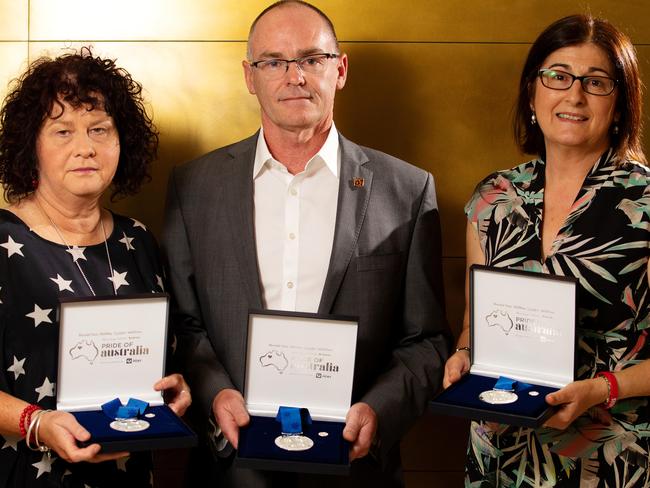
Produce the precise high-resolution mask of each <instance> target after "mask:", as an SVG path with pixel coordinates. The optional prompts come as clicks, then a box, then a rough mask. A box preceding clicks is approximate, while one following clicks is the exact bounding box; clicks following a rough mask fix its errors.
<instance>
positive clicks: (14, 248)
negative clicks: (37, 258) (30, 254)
mask: <svg viewBox="0 0 650 488" xmlns="http://www.w3.org/2000/svg"><path fill="white" fill-rule="evenodd" d="M8 237H9V239H8V240H7V242H5V243H4V244H0V247H4V248H5V249H6V250H7V253H8V256H7V257H8V258H10V257H11V256H13V255H14V254H18V255H19V256H22V257H25V255H24V254H23V252H22V251H21V250H20V248H21V247H23V244H19V243H17V242H16V241H14V240H13V239H12V238H11V236H8Z"/></svg>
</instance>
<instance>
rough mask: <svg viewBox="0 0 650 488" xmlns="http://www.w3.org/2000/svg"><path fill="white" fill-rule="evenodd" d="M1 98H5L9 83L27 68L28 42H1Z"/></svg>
mask: <svg viewBox="0 0 650 488" xmlns="http://www.w3.org/2000/svg"><path fill="white" fill-rule="evenodd" d="M0 60H2V61H1V62H0V100H4V98H5V95H6V94H7V90H8V89H9V83H10V82H11V81H12V80H13V79H15V78H17V77H18V76H20V75H21V74H22V72H23V71H24V70H25V69H26V68H27V43H26V42H0Z"/></svg>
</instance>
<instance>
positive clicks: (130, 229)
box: [113, 213, 158, 253]
mask: <svg viewBox="0 0 650 488" xmlns="http://www.w3.org/2000/svg"><path fill="white" fill-rule="evenodd" d="M113 222H114V225H115V229H114V231H113V232H114V234H115V236H116V238H117V240H118V241H119V242H121V243H122V244H123V245H125V246H127V249H128V248H129V247H131V246H132V247H133V248H134V249H137V246H136V245H135V243H137V242H144V243H145V248H146V250H151V249H152V248H153V249H155V252H156V253H157V252H158V243H157V241H156V238H155V237H154V235H153V233H152V232H151V231H150V230H149V228H148V227H147V226H146V225H145V224H143V223H142V222H141V221H139V220H138V219H135V218H133V217H127V216H125V215H120V214H117V213H113Z"/></svg>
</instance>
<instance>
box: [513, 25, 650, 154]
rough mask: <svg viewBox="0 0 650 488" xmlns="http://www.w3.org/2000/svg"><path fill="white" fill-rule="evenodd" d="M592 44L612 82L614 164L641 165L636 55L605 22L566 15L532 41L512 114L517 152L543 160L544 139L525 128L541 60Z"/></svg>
mask: <svg viewBox="0 0 650 488" xmlns="http://www.w3.org/2000/svg"><path fill="white" fill-rule="evenodd" d="M584 43H592V44H595V45H596V46H598V47H599V48H600V49H602V50H603V52H604V53H605V54H606V55H607V57H608V58H609V60H610V62H611V63H612V66H613V67H614V78H616V79H617V80H618V87H617V90H618V97H617V101H616V111H617V112H618V113H619V115H620V120H619V121H618V123H617V125H618V127H619V130H618V132H615V131H610V134H609V138H610V145H611V146H612V147H613V148H614V151H615V152H616V156H617V159H618V162H619V163H620V162H623V161H625V160H628V159H630V160H634V161H639V162H641V163H645V162H646V158H645V155H644V154H643V147H642V144H641V132H642V125H643V124H642V121H643V116H642V111H643V97H642V89H643V83H642V82H641V77H640V74H639V62H638V60H637V56H636V51H635V49H634V46H633V45H632V41H630V39H629V37H627V36H626V35H625V34H624V33H623V32H621V31H620V30H618V29H617V28H616V27H614V26H613V25H612V24H610V23H609V22H608V21H607V20H604V19H597V18H594V17H592V16H591V15H570V16H568V17H564V18H562V19H560V20H557V21H555V22H553V23H552V24H551V25H549V26H548V27H547V28H546V29H545V30H544V32H542V33H541V34H540V35H539V37H538V38H537V39H536V40H535V42H534V43H533V45H532V47H531V48H530V51H529V52H528V57H527V59H526V63H525V64H524V69H523V70H522V72H521V78H520V80H519V97H518V99H517V105H516V107H515V114H514V123H513V125H514V135H515V140H516V141H517V143H518V145H519V147H520V149H521V150H522V151H523V152H525V153H527V154H539V155H541V156H542V157H544V153H545V147H544V134H542V131H541V130H540V128H539V125H532V124H530V117H531V115H532V110H531V108H530V101H531V99H532V98H533V96H534V86H535V81H536V79H537V73H538V71H539V69H540V68H541V66H542V63H543V62H544V60H545V59H546V58H547V57H548V56H549V55H550V54H551V53H553V52H555V51H557V50H558V49H560V48H563V47H567V46H577V45H580V44H584Z"/></svg>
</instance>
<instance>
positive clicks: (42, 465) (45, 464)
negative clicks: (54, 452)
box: [32, 453, 55, 478]
mask: <svg viewBox="0 0 650 488" xmlns="http://www.w3.org/2000/svg"><path fill="white" fill-rule="evenodd" d="M54 461H55V458H53V457H50V456H48V454H47V453H43V457H42V458H41V460H40V461H39V462H37V463H34V464H32V466H34V467H35V468H36V469H38V473H37V474H36V477H37V478H38V477H39V476H41V475H42V474H43V473H49V472H50V471H52V464H53V463H54Z"/></svg>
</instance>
